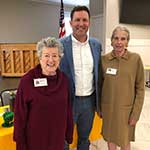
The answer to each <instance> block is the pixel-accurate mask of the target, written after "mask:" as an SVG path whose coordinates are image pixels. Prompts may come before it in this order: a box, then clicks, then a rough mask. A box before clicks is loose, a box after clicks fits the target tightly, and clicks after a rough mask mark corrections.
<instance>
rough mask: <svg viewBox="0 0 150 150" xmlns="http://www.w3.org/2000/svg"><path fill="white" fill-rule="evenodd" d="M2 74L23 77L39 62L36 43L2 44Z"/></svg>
mask: <svg viewBox="0 0 150 150" xmlns="http://www.w3.org/2000/svg"><path fill="white" fill-rule="evenodd" d="M0 61H1V76H7V77H21V76H22V75H24V73H26V72H27V71H29V70H30V69H31V68H33V67H34V66H35V65H37V64H38V63H39V60H38V57H37V54H36V44H0Z"/></svg>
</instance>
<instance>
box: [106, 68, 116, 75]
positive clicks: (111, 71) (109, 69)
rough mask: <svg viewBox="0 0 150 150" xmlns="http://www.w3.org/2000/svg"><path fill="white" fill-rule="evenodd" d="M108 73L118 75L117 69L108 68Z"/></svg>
mask: <svg viewBox="0 0 150 150" xmlns="http://www.w3.org/2000/svg"><path fill="white" fill-rule="evenodd" d="M106 74H111V75H116V74H117V69H114V68H107V70H106Z"/></svg>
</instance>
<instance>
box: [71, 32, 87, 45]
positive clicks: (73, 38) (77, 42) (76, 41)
mask: <svg viewBox="0 0 150 150" xmlns="http://www.w3.org/2000/svg"><path fill="white" fill-rule="evenodd" d="M71 38H72V41H73V42H74V43H76V44H80V45H85V44H87V43H88V41H89V36H88V35H87V40H86V41H85V42H80V41H78V40H77V39H76V38H75V37H74V36H73V34H71Z"/></svg>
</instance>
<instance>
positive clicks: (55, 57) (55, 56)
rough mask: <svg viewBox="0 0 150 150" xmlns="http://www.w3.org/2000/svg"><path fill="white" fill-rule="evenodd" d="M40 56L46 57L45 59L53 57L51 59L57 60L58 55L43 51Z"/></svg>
mask: <svg viewBox="0 0 150 150" xmlns="http://www.w3.org/2000/svg"><path fill="white" fill-rule="evenodd" d="M42 57H44V58H46V59H50V58H51V59H53V60H57V59H58V58H59V57H60V56H59V55H58V54H51V55H50V54H47V53H43V54H42Z"/></svg>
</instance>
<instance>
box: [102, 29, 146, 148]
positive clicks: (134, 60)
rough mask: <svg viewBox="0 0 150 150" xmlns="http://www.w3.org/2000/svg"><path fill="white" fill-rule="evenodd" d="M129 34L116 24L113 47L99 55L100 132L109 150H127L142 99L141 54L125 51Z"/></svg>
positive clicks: (138, 115)
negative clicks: (101, 80)
mask: <svg viewBox="0 0 150 150" xmlns="http://www.w3.org/2000/svg"><path fill="white" fill-rule="evenodd" d="M129 39H130V33H129V31H128V29H127V28H125V27H116V28H115V29H114V31H113V33H112V37H111V45H112V47H113V50H112V51H111V52H110V53H108V54H106V55H104V56H102V69H103V70H102V71H103V87H102V93H101V95H102V96H101V103H100V109H101V114H102V118H103V127H102V134H103V137H104V139H105V140H106V141H107V142H108V149H109V150H116V147H117V146H120V147H121V148H122V150H130V141H134V139H135V138H134V135H135V126H136V123H137V121H138V119H139V117H140V113H141V109H142V105H143V100H144V68H143V64H142V60H141V58H140V56H139V55H138V54H136V53H133V52H130V51H128V50H127V46H128V42H129Z"/></svg>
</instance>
